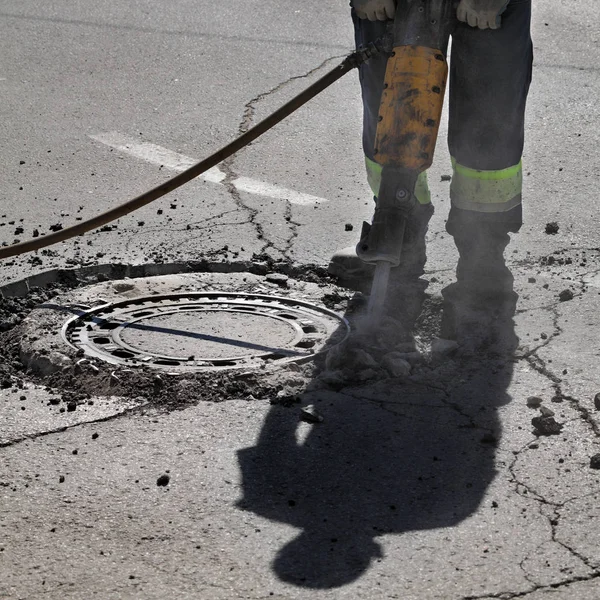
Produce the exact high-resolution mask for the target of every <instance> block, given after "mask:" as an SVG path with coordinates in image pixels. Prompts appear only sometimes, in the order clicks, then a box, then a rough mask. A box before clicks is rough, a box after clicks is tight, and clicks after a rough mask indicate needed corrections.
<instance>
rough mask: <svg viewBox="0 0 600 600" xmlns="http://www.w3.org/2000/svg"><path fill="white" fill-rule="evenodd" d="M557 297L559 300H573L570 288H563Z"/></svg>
mask: <svg viewBox="0 0 600 600" xmlns="http://www.w3.org/2000/svg"><path fill="white" fill-rule="evenodd" d="M558 299H559V300H560V301H561V302H567V301H568V300H573V292H572V291H571V290H568V289H567V290H563V291H562V292H561V293H560V294H559V295H558Z"/></svg>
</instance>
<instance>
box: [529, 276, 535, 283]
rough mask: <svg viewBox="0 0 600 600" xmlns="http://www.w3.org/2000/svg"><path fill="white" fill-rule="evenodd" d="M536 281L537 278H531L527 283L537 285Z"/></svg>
mask: <svg viewBox="0 0 600 600" xmlns="http://www.w3.org/2000/svg"><path fill="white" fill-rule="evenodd" d="M536 281H537V280H536V278H535V277H529V279H527V283H535V282H536Z"/></svg>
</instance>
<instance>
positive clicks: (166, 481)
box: [156, 473, 171, 487]
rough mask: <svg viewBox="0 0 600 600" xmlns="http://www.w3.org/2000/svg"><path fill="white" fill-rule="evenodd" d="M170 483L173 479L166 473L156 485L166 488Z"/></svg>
mask: <svg viewBox="0 0 600 600" xmlns="http://www.w3.org/2000/svg"><path fill="white" fill-rule="evenodd" d="M169 481H171V478H170V477H169V476H168V475H167V474H166V473H163V474H162V475H161V476H160V477H159V478H158V479H157V480H156V485H157V486H159V487H165V486H166V485H169Z"/></svg>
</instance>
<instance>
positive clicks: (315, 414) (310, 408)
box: [300, 404, 323, 423]
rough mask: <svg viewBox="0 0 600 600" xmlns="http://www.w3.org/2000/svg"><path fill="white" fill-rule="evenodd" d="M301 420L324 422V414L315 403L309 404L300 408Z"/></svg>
mask: <svg viewBox="0 0 600 600" xmlns="http://www.w3.org/2000/svg"><path fill="white" fill-rule="evenodd" d="M300 420H301V421H305V422H306V423H322V422H323V415H322V414H321V413H319V411H318V410H317V409H316V408H315V406H314V404H308V405H307V406H303V407H302V408H301V409H300Z"/></svg>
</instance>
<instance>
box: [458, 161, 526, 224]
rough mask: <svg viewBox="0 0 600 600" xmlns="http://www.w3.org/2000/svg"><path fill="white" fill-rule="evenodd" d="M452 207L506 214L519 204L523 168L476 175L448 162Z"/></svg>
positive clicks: (476, 171) (518, 167)
mask: <svg viewBox="0 0 600 600" xmlns="http://www.w3.org/2000/svg"><path fill="white" fill-rule="evenodd" d="M452 169H453V171H454V175H453V176H452V183H451V184H450V199H451V200H452V206H456V207H457V208H462V209H464V210H473V211H477V212H485V213H494V212H507V211H509V210H511V209H513V208H515V206H518V205H519V204H521V189H522V187H523V167H522V164H521V162H519V164H518V165H514V166H512V167H508V168H507V169H500V170H498V171H480V170H478V169H470V168H469V167H465V166H463V165H461V164H460V163H457V162H456V160H455V159H454V158H453V159H452Z"/></svg>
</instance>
